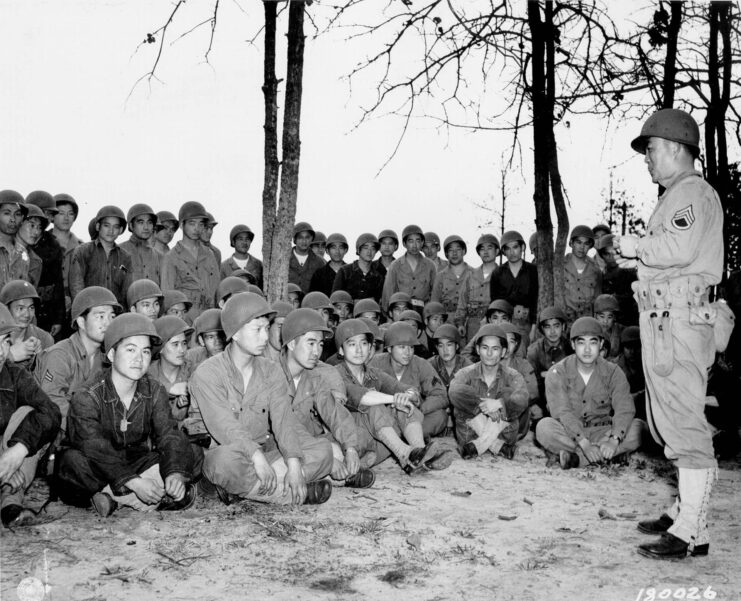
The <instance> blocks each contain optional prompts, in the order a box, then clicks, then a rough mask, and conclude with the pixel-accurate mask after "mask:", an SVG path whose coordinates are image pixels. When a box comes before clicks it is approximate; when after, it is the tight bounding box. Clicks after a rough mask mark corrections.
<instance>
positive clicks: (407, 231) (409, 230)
mask: <svg viewBox="0 0 741 601" xmlns="http://www.w3.org/2000/svg"><path fill="white" fill-rule="evenodd" d="M412 234H418V235H419V236H420V237H421V238H422V244H424V242H425V233H424V232H423V231H422V228H421V227H419V226H418V225H413V224H412V225H408V226H406V227H405V228H404V229H403V230H402V232H401V241H402V242H406V241H407V238H408V237H409V236H411V235H412Z"/></svg>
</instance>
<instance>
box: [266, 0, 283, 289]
mask: <svg viewBox="0 0 741 601" xmlns="http://www.w3.org/2000/svg"><path fill="white" fill-rule="evenodd" d="M262 4H263V8H264V10H265V58H264V83H263V86H262V93H263V96H264V97H265V125H264V126H263V127H264V130H265V151H264V152H265V173H264V178H263V189H262V235H263V238H262V260H263V263H264V266H265V273H266V274H267V273H269V272H270V267H271V265H272V256H273V230H274V229H275V220H276V202H277V197H278V176H279V173H280V163H279V161H278V79H277V77H276V76H275V32H276V25H277V23H276V22H277V3H276V2H273V1H272V0H263V3H262ZM264 286H265V292H266V294H267V296H268V298H270V299H271V302H272V301H274V300H275V299H276V297H274V296H272V293H273V286H272V281H271V280H270V278H266V280H265V284H264Z"/></svg>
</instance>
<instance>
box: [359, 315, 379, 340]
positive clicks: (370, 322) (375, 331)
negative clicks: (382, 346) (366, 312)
mask: <svg viewBox="0 0 741 601" xmlns="http://www.w3.org/2000/svg"><path fill="white" fill-rule="evenodd" d="M358 319H360V321H362V322H365V324H366V325H367V326H368V327H369V328H370V331H371V334H373V340H375V341H376V342H383V334H381V328H379V327H378V324H377V323H376V322H375V321H373V320H372V319H370V318H369V317H360V318H358Z"/></svg>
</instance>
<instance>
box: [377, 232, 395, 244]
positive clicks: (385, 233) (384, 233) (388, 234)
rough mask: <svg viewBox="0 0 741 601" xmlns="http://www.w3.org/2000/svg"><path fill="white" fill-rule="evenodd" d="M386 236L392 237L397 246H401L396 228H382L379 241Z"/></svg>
mask: <svg viewBox="0 0 741 601" xmlns="http://www.w3.org/2000/svg"><path fill="white" fill-rule="evenodd" d="M384 238H391V239H392V240H393V241H394V242H396V246H399V236H397V235H396V232H395V231H394V230H381V233H380V234H378V242H379V243H380V242H381V240H383V239H384Z"/></svg>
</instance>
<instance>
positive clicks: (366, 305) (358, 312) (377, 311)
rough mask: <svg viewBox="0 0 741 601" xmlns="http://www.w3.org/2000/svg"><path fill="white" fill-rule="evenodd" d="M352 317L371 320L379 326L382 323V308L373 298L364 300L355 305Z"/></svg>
mask: <svg viewBox="0 0 741 601" xmlns="http://www.w3.org/2000/svg"><path fill="white" fill-rule="evenodd" d="M352 316H353V318H361V317H362V318H364V319H370V320H371V321H372V322H373V323H375V324H376V326H378V325H379V324H380V323H381V306H380V305H379V304H378V303H377V302H376V301H374V300H373V299H372V298H364V299H362V300H359V301H358V302H356V303H355V306H354V307H353V309H352Z"/></svg>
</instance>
